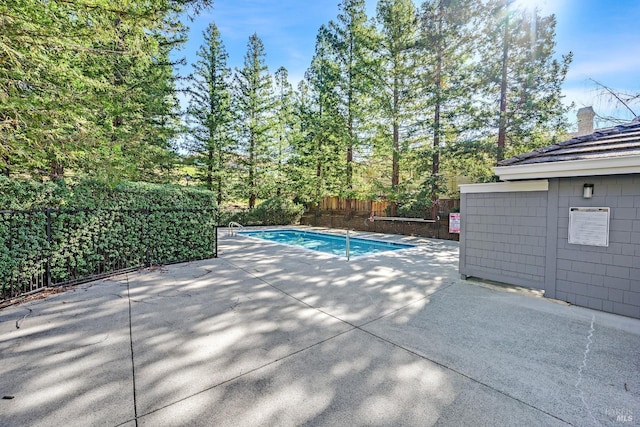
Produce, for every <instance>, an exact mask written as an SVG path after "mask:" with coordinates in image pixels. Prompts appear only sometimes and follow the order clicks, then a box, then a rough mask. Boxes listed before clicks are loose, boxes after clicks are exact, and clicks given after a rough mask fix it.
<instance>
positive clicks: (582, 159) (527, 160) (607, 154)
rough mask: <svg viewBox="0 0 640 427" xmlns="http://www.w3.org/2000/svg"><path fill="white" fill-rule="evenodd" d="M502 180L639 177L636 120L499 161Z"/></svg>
mask: <svg viewBox="0 0 640 427" xmlns="http://www.w3.org/2000/svg"><path fill="white" fill-rule="evenodd" d="M495 172H496V175H499V176H500V179H502V180H507V181H508V180H515V179H535V178H552V177H567V176H587V175H615V174H622V173H640V117H636V118H635V119H634V120H632V121H631V122H629V123H626V124H622V125H618V126H612V127H609V128H604V129H598V130H597V131H595V132H594V133H591V134H589V135H582V136H577V137H574V138H571V139H569V140H567V141H563V142H560V143H557V144H554V145H550V146H548V147H544V148H540V149H538V150H534V151H531V152H529V153H525V154H520V155H518V156H515V157H512V158H510V159H506V160H503V161H501V162H500V163H499V164H498V166H497V167H496V168H495Z"/></svg>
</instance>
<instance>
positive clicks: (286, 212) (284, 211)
mask: <svg viewBox="0 0 640 427" xmlns="http://www.w3.org/2000/svg"><path fill="white" fill-rule="evenodd" d="M303 213H304V206H302V205H298V204H296V203H294V202H293V201H291V200H289V199H287V198H284V197H272V198H270V199H267V200H265V201H264V202H262V203H260V204H259V205H258V206H257V207H256V208H255V209H254V210H253V211H252V212H251V216H252V218H251V220H253V222H256V223H259V224H262V225H289V224H295V223H297V222H298V221H300V217H302V214H303Z"/></svg>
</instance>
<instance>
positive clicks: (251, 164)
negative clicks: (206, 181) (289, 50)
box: [234, 34, 273, 208]
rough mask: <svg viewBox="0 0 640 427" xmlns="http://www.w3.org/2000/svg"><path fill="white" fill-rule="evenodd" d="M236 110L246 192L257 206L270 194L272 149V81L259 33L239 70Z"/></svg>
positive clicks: (235, 86) (236, 79) (236, 83)
mask: <svg viewBox="0 0 640 427" xmlns="http://www.w3.org/2000/svg"><path fill="white" fill-rule="evenodd" d="M234 102H235V106H234V110H235V112H236V116H237V129H238V138H239V143H240V152H239V153H240V156H241V158H242V159H243V161H242V164H243V167H244V170H245V173H246V178H245V180H244V182H243V185H242V193H243V195H244V196H245V197H246V198H247V199H248V200H249V208H254V207H255V205H256V200H257V198H258V197H259V196H260V197H264V196H268V195H270V191H271V188H272V187H273V181H272V180H270V179H269V178H268V172H269V166H271V165H270V162H271V149H272V144H271V143H272V139H271V138H272V131H273V128H272V124H273V99H272V81H271V76H270V75H269V70H268V67H267V65H266V63H265V52H264V44H263V43H262V40H261V39H260V37H258V35H257V34H253V35H252V36H251V37H250V38H249V43H248V44H247V53H246V54H245V57H244V66H243V67H242V68H241V69H239V70H236V74H235V85H234Z"/></svg>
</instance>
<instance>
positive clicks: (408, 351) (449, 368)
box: [356, 327, 573, 425]
mask: <svg viewBox="0 0 640 427" xmlns="http://www.w3.org/2000/svg"><path fill="white" fill-rule="evenodd" d="M356 329H358V330H360V331H362V332H364V333H366V334H369V335H371V336H372V337H374V338H377V339H379V340H381V341H383V342H386V343H388V344H391V345H392V346H394V347H397V348H399V349H401V350H404V351H406V352H407V353H409V354H411V355H413V356H416V357H418V358H420V359H423V360H426V361H428V362H431V363H433V364H435V365H438V366H440V367H442V368H444V369H446V370H448V371H451V372H453V373H455V374H458V375H460V376H462V377H464V378H466V379H468V380H470V381H473V382H474V383H476V384H480V385H481V386H483V387H486V388H488V389H489V390H493V391H495V392H496V393H499V394H501V395H503V396H505V397H508V398H509V399H513V400H515V401H516V402H519V403H521V404H523V405H525V406H528V407H529V408H532V409H534V410H536V411H539V412H542V413H543V414H545V415H548V416H550V417H552V418H555V419H556V420H558V421H562V422H563V423H565V424H568V425H573V424H571V423H570V422H569V421H567V420H563V419H562V418H560V417H558V416H556V415H553V414H551V413H549V412H547V411H545V410H543V409H540V408H537V407H535V406H533V405H531V404H529V403H527V402H524V401H523V400H520V399H518V398H517V397H515V396H511V395H510V394H508V393H506V392H504V391H502V390H498V389H497V388H494V387H492V386H490V385H489V384H485V383H483V382H482V381H480V380H478V379H475V378H473V377H471V376H469V375H467V374H465V373H464V372H461V371H458V370H457V369H455V368H452V367H450V366H447V365H445V364H443V363H440V362H438V361H436V360H433V359H431V358H429V357H427V356H424V355H422V354H419V353H417V352H416V351H413V350H411V349H409V348H407V347H404V346H402V345H400V344H397V343H395V342H393V341H391V340H388V339H386V338H383V337H381V336H379V335H377V334H374V333H373V332H371V331H367V330H366V329H362V328H359V327H358V328H356Z"/></svg>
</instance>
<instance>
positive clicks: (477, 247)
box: [460, 191, 547, 289]
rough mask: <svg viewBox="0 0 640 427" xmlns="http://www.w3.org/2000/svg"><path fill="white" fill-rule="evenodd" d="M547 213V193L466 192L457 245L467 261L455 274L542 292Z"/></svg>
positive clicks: (461, 263)
mask: <svg viewBox="0 0 640 427" xmlns="http://www.w3.org/2000/svg"><path fill="white" fill-rule="evenodd" d="M465 201H466V204H464V203H465ZM546 210H547V193H546V192H541V191H537V192H526V193H515V192H513V193H478V194H465V195H464V197H463V202H462V203H461V212H462V216H463V221H462V222H463V223H464V224H466V228H465V229H464V230H463V233H462V234H463V235H464V238H461V240H460V242H461V247H462V246H464V247H465V250H466V252H465V254H466V260H464V262H463V261H461V262H460V273H461V274H463V275H466V276H475V277H481V278H483V279H489V280H496V281H501V282H505V283H510V284H514V285H518V286H525V287H530V288H536V289H542V288H544V280H545V271H544V270H545V252H546V249H547V241H546V227H547V219H546V217H545V213H546ZM462 256H463V255H462V254H461V257H462Z"/></svg>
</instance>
